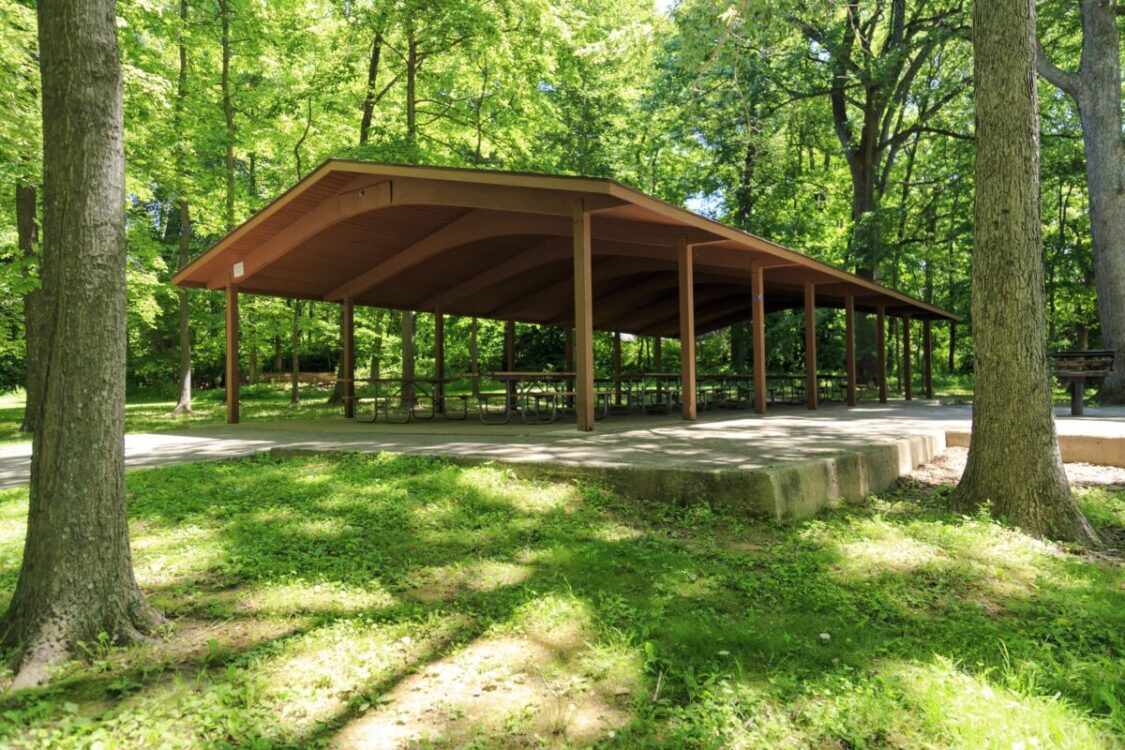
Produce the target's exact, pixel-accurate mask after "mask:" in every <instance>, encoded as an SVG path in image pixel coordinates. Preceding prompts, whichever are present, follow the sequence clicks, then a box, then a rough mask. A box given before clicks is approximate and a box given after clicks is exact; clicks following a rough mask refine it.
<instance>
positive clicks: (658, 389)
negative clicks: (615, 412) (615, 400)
mask: <svg viewBox="0 0 1125 750" xmlns="http://www.w3.org/2000/svg"><path fill="white" fill-rule="evenodd" d="M621 380H622V382H624V383H627V384H628V386H629V388H628V390H627V393H628V399H629V403H630V405H631V404H632V402H633V399H634V394H636V395H635V398H636V400H637V405H638V406H639V407H640V409H641V411H643V412H645V413H646V414H667V413H669V412H670V411H672V402H673V399H675V398H678V397H679V390H680V374H679V373H678V372H629V373H622V374H621Z"/></svg>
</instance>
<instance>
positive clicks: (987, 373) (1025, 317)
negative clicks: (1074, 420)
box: [952, 0, 1096, 543]
mask: <svg viewBox="0 0 1125 750" xmlns="http://www.w3.org/2000/svg"><path fill="white" fill-rule="evenodd" d="M973 16H974V23H973V58H974V70H975V73H976V133H977V156H976V199H975V204H976V205H975V216H974V226H975V227H976V229H975V235H974V244H973V268H972V274H973V302H972V308H973V339H974V345H975V350H976V375H977V377H976V390H975V394H974V402H973V432H972V439H971V442H970V445H969V459H968V464H967V465H966V467H965V474H964V476H962V477H961V482H960V484H958V486H957V490H956V491H955V492H954V494H953V498H952V503H953V506H954V507H955V508H957V509H958V510H960V511H962V512H966V513H971V512H975V511H976V510H977V509H978V508H980V507H982V506H988V507H989V508H990V511H991V512H992V514H993V515H994V516H996V517H999V518H1005V519H1007V520H1008V521H1010V522H1012V523H1014V524H1016V525H1017V526H1019V527H1020V528H1022V529H1024V530H1025V531H1028V532H1030V533H1032V534H1036V535H1042V536H1049V537H1052V538H1056V539H1066V540H1073V541H1079V542H1086V543H1091V542H1094V541H1095V540H1096V536H1095V534H1094V531H1093V529H1092V528H1091V527H1090V525H1089V523H1087V521H1086V518H1085V517H1084V516H1083V515H1082V512H1081V511H1080V510H1079V509H1078V506H1077V504H1076V503H1075V502H1074V498H1073V497H1072V496H1071V494H1070V487H1069V485H1068V484H1067V480H1066V475H1065V474H1064V473H1063V466H1062V459H1061V458H1060V456H1059V445H1058V440H1057V438H1056V437H1055V418H1054V409H1053V405H1052V401H1051V387H1050V381H1049V376H1048V372H1047V351H1046V350H1047V342H1046V320H1045V313H1044V290H1043V283H1044V280H1043V256H1042V238H1041V236H1040V220H1041V217H1040V214H1039V105H1038V98H1037V94H1036V79H1035V41H1034V40H1035V2H1034V0H981V2H978V3H976V4H975V6H974V11H973Z"/></svg>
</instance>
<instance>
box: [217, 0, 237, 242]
mask: <svg viewBox="0 0 1125 750" xmlns="http://www.w3.org/2000/svg"><path fill="white" fill-rule="evenodd" d="M230 16H231V9H230V0H219V22H220V26H221V28H222V37H221V44H222V55H223V66H222V75H221V78H220V80H219V87H220V90H221V92H222V97H223V126H224V130H223V135H224V138H223V145H224V147H225V151H224V154H223V167H224V170H225V173H226V207H225V211H224V213H223V219H224V220H225V221H226V228H227V231H230V230H231V229H234V104H233V102H232V100H231V81H230V57H231V41H230Z"/></svg>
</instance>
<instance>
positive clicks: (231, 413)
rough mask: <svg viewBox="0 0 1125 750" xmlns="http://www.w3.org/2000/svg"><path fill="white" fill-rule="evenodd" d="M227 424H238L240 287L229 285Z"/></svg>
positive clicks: (224, 379)
mask: <svg viewBox="0 0 1125 750" xmlns="http://www.w3.org/2000/svg"><path fill="white" fill-rule="evenodd" d="M223 385H225V386H226V389H227V423H228V424H238V387H239V374H238V287H237V286H235V285H234V284H227V371H226V375H225V377H224V378H223Z"/></svg>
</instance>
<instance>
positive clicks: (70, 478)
mask: <svg viewBox="0 0 1125 750" xmlns="http://www.w3.org/2000/svg"><path fill="white" fill-rule="evenodd" d="M38 17H39V65H40V72H41V75H42V81H43V167H44V169H43V176H44V181H43V207H44V209H43V240H44V244H43V256H42V265H41V278H42V294H43V296H42V300H41V301H42V305H43V316H42V323H43V326H42V330H41V334H42V339H41V343H40V348H39V351H40V352H41V353H42V357H43V358H42V361H41V366H40V367H37V368H36V370H35V373H34V375H35V378H36V381H37V385H36V388H37V389H38V391H37V392H38V393H39V394H40V395H41V398H40V399H39V402H38V404H37V407H38V408H37V413H36V417H35V433H34V439H33V442H32V446H33V448H32V459H31V487H30V504H29V509H28V524H27V537H26V541H25V544H24V556H23V565H22V567H21V569H20V575H19V581H18V582H17V584H16V590H15V594H14V595H13V597H12V601H11V604H10V605H9V609H8V612H7V614H6V616H5V618H4V623H3V634H4V642H5V643H6V644H7V645H8V646H12V647H15V648H16V651H17V662H18V671H17V674H16V678H15V681H14V683H13V688H21V687H28V686H32V685H37V684H41V683H43V682H45V681H46V680H47V678H48V676H49V671H48V670H49V668H50V667H51V666H53V665H57V664H59V663H61V662H62V661H63V660H65V659H66V658H68V655H70V654H71V653H73V650H74V648H75V647H76V645H77V643H78V642H79V641H95V640H97V639H98V634H99V633H103V632H104V633H107V634H108V635H109V637H110V638H111V639H113V640H114V641H115V642H125V641H131V640H134V639H137V638H141V637H143V633H145V632H146V631H148V630H150V629H151V628H152V627H153V626H154V625H156V624H157V623H158V622H159V620H160V616H159V615H158V614H157V613H156V612H155V611H154V610H152V609H151V608H150V607H149V606H148V604H147V602H146V601H145V598H144V596H143V595H142V594H141V591H140V588H138V586H137V582H136V579H135V578H134V576H133V564H132V558H131V555H130V551H129V526H128V522H127V519H126V513H125V461H124V451H123V445H124V440H123V437H124V431H125V314H126V313H125V308H126V296H125V211H124V205H125V154H124V132H123V131H124V129H123V124H122V104H121V67H120V63H119V60H118V50H117V24H116V16H115V13H114V3H113V2H112V0H40V2H39V5H38ZM76 414H80V415H81V418H80V419H76V418H75V415H76Z"/></svg>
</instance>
